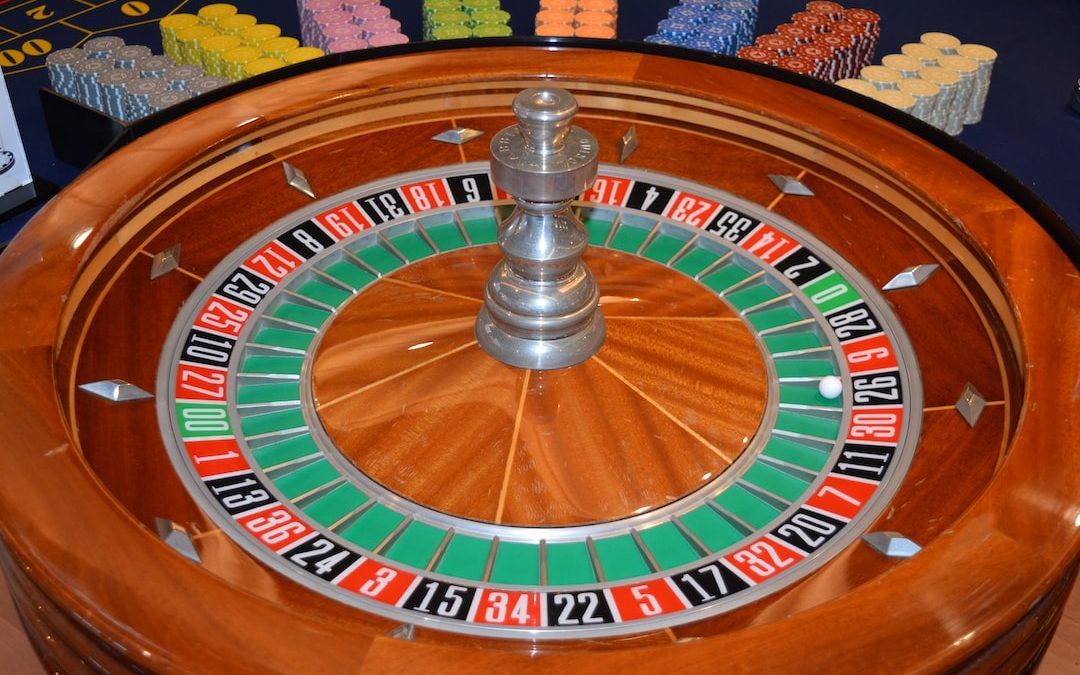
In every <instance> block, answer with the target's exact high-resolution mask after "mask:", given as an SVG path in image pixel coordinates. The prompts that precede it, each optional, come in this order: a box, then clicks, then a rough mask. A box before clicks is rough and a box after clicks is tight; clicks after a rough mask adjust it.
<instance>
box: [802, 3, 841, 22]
mask: <svg viewBox="0 0 1080 675" xmlns="http://www.w3.org/2000/svg"><path fill="white" fill-rule="evenodd" d="M806 11H808V12H811V13H813V14H821V15H822V16H824V17H826V18H827V19H828V20H829V21H839V20H840V19H842V18H843V16H844V6H843V5H841V4H840V3H839V2H827V1H826V0H812V1H811V2H808V3H806Z"/></svg>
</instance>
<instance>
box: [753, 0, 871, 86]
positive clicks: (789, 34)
mask: <svg viewBox="0 0 1080 675" xmlns="http://www.w3.org/2000/svg"><path fill="white" fill-rule="evenodd" d="M880 33H881V17H880V16H878V15H877V14H876V13H875V12H872V11H870V10H868V9H845V8H844V6H843V5H841V4H839V3H836V2H827V1H825V0H812V1H811V2H809V3H807V5H806V11H803V12H796V13H795V14H792V15H791V23H783V24H780V25H779V26H777V27H776V30H775V31H774V33H773V34H771V35H762V36H760V37H758V38H757V40H755V42H754V47H755V48H759V49H762V50H766V51H765V52H761V51H753V52H751V51H746V54H747V55H746V56H743V51H740V52H739V56H741V57H743V58H748V59H750V60H753V61H758V62H759V63H770V62H775V65H778V66H780V67H781V68H786V69H788V70H791V71H793V72H796V73H801V74H803V75H809V76H811V77H816V78H818V79H822V80H825V81H827V82H835V81H836V80H839V79H844V78H851V77H858V74H859V72H860V71H861V70H862V69H863V67H864V66H867V65H869V64H870V63H871V62H872V61H873V58H874V50H876V49H877V41H878V36H879V35H880Z"/></svg>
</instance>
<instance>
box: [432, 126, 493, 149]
mask: <svg viewBox="0 0 1080 675" xmlns="http://www.w3.org/2000/svg"><path fill="white" fill-rule="evenodd" d="M483 135H484V132H483V131H480V130H479V129H469V128H468V127H455V128H453V129H448V130H447V131H444V132H442V133H441V134H435V135H434V136H432V137H431V140H433V141H439V142H441V143H450V144H452V145H465V144H466V143H468V142H469V141H472V140H476V139H477V138H480V137H481V136H483Z"/></svg>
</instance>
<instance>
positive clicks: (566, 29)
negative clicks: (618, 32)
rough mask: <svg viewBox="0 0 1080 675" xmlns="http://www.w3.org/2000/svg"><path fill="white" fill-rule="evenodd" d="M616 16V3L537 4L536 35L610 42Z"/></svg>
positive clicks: (569, 0) (552, 0)
mask: <svg viewBox="0 0 1080 675" xmlns="http://www.w3.org/2000/svg"><path fill="white" fill-rule="evenodd" d="M618 15H619V3H618V0H540V11H539V12H537V13H536V34H537V35H541V36H545V37H586V38H604V39H612V38H614V37H615V25H616V22H617V21H618Z"/></svg>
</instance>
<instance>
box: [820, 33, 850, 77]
mask: <svg viewBox="0 0 1080 675" xmlns="http://www.w3.org/2000/svg"><path fill="white" fill-rule="evenodd" d="M815 44H819V45H821V46H823V47H828V48H829V49H831V50H832V55H833V56H832V61H833V72H835V74H836V76H835V78H834V79H832V80H830V81H832V82H835V81H836V80H842V79H844V78H848V77H855V74H857V73H858V72H859V67H860V66H859V65H858V63H857V62H856V60H855V50H854V48H853V46H854V41H853V40H851V39H850V38H848V37H841V36H840V35H837V34H836V33H825V34H824V35H819V36H818V39H817V40H816V41H815Z"/></svg>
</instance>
